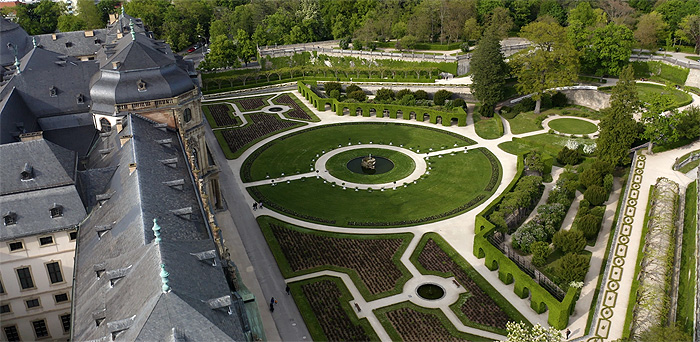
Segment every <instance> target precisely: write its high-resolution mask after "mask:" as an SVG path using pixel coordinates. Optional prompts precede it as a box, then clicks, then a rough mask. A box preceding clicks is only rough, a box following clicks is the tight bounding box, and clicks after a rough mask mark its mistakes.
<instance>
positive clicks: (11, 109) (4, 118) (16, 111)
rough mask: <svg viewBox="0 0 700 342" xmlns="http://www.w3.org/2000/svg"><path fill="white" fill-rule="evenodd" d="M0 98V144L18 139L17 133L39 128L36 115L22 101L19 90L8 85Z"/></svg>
mask: <svg viewBox="0 0 700 342" xmlns="http://www.w3.org/2000/svg"><path fill="white" fill-rule="evenodd" d="M7 90H8V92H7V93H8V95H7V96H5V97H4V98H2V99H0V144H7V143H12V142H17V141H19V135H20V134H21V133H26V132H34V131H36V130H38V129H39V125H38V124H37V120H36V117H34V114H33V113H32V111H31V110H29V107H27V104H26V103H24V100H23V99H22V95H20V93H19V91H18V90H17V89H16V88H14V87H10V88H8V89H7Z"/></svg>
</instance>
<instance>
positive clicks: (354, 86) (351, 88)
mask: <svg viewBox="0 0 700 342" xmlns="http://www.w3.org/2000/svg"><path fill="white" fill-rule="evenodd" d="M358 90H362V88H360V86H358V85H357V84H350V85H348V86H347V87H345V93H346V94H350V93H352V92H353V91H358Z"/></svg>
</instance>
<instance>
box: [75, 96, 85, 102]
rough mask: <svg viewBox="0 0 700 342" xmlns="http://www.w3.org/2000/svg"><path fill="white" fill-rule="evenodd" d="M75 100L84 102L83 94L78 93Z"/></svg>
mask: <svg viewBox="0 0 700 342" xmlns="http://www.w3.org/2000/svg"><path fill="white" fill-rule="evenodd" d="M75 100H76V101H77V102H78V104H83V103H85V96H83V94H78V97H76V99H75Z"/></svg>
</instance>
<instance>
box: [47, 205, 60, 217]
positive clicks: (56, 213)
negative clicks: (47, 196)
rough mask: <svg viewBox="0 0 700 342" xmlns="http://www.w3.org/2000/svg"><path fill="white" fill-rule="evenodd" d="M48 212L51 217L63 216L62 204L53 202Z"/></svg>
mask: <svg viewBox="0 0 700 342" xmlns="http://www.w3.org/2000/svg"><path fill="white" fill-rule="evenodd" d="M49 212H50V213H51V218H57V217H61V216H63V206H62V205H59V204H56V203H54V204H53V207H51V209H49Z"/></svg>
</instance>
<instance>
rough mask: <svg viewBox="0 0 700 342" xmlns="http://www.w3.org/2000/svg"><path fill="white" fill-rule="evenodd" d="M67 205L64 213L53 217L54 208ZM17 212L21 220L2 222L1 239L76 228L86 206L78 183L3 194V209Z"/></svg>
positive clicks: (83, 216)
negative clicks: (11, 223) (81, 197)
mask: <svg viewBox="0 0 700 342" xmlns="http://www.w3.org/2000/svg"><path fill="white" fill-rule="evenodd" d="M54 204H56V205H60V206H61V207H63V216H61V217H56V218H52V217H51V214H50V211H49V210H50V209H51V208H52V207H53V206H54ZM8 212H13V213H15V214H16V218H17V223H15V224H13V225H9V226H2V229H0V241H7V240H13V239H17V238H21V237H25V236H31V235H37V234H42V233H49V232H53V231H58V230H63V229H73V228H75V227H77V225H78V224H79V223H80V222H81V221H82V220H83V219H84V218H85V208H84V207H83V202H82V201H81V200H80V196H79V195H78V191H77V190H76V188H75V186H74V185H66V186H61V187H56V188H49V189H42V190H35V191H28V192H22V193H16V194H11V195H4V196H0V213H1V214H2V215H3V216H4V215H6V214H7V213H8Z"/></svg>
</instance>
